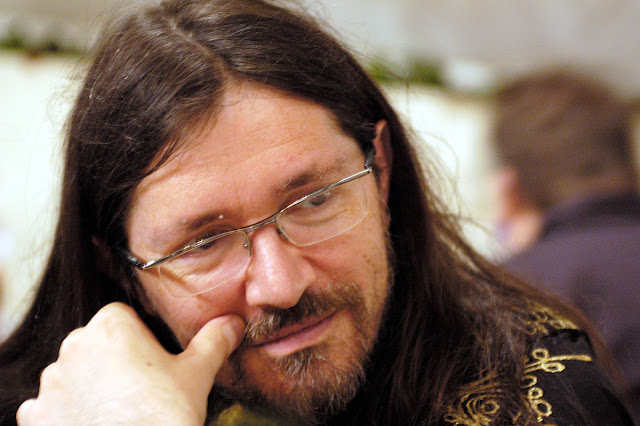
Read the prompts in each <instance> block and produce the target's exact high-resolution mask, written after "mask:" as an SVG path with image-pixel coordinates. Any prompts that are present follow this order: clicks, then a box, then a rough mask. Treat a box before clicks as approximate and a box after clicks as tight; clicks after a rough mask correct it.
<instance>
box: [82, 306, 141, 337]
mask: <svg viewBox="0 0 640 426" xmlns="http://www.w3.org/2000/svg"><path fill="white" fill-rule="evenodd" d="M136 317H137V315H136V313H135V311H134V310H133V308H131V307H130V306H128V305H125V304H123V303H119V302H115V303H110V304H108V305H106V306H104V307H103V308H102V309H100V310H99V311H98V312H97V313H96V314H95V315H94V316H93V318H92V319H91V321H89V324H87V327H90V328H92V329H101V330H103V331H104V332H106V333H108V334H113V333H117V332H118V331H120V330H122V329H123V328H126V327H131V325H132V324H134V321H135V318H136Z"/></svg>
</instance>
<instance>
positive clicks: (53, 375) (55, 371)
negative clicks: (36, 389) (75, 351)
mask: <svg viewBox="0 0 640 426" xmlns="http://www.w3.org/2000/svg"><path fill="white" fill-rule="evenodd" d="M62 378H63V375H62V372H61V371H60V368H59V365H58V363H56V362H54V363H53V364H49V365H48V366H47V367H46V368H45V369H44V370H42V373H40V389H42V388H51V387H59V386H60V384H61V383H62Z"/></svg>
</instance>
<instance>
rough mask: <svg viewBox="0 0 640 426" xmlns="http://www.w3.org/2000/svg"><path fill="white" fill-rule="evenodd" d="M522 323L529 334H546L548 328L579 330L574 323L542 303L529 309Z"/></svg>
mask: <svg viewBox="0 0 640 426" xmlns="http://www.w3.org/2000/svg"><path fill="white" fill-rule="evenodd" d="M524 325H525V329H526V331H527V333H529V334H530V335H534V334H537V333H540V334H542V335H543V336H546V335H548V334H549V333H550V328H553V329H556V330H565V329H570V330H579V327H578V326H577V325H576V324H575V323H573V322H572V321H570V320H568V319H566V318H564V317H562V316H560V315H558V314H556V313H555V312H554V311H553V310H551V309H549V308H548V307H546V306H542V305H534V306H533V307H532V309H531V311H529V312H528V313H527V315H526V316H525V320H524Z"/></svg>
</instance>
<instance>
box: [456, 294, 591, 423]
mask: <svg viewBox="0 0 640 426" xmlns="http://www.w3.org/2000/svg"><path fill="white" fill-rule="evenodd" d="M525 327H526V330H527V332H528V333H529V334H531V335H534V334H538V333H540V334H542V335H545V336H546V335H548V334H549V333H550V332H551V329H556V330H563V329H572V330H578V329H579V328H578V327H577V326H576V324H574V323H573V322H571V321H569V320H567V319H566V318H563V317H561V316H559V315H557V314H556V313H554V312H553V311H552V310H551V309H549V308H547V307H545V306H541V305H536V306H535V307H534V309H532V310H531V311H530V312H529V313H528V314H527V315H526V319H525ZM530 355H531V358H528V357H525V358H524V360H523V361H524V376H523V378H522V390H523V397H524V398H525V399H526V401H527V403H528V405H529V406H530V407H531V410H532V411H533V414H534V415H535V416H536V420H537V421H538V422H539V423H541V424H544V425H546V426H552V425H551V424H549V423H543V422H545V421H547V420H549V418H550V417H551V415H552V414H553V407H552V405H551V404H550V403H549V402H548V401H547V400H545V399H544V391H543V390H542V388H541V387H540V386H538V377H537V376H535V375H534V374H533V373H534V372H536V371H543V372H545V373H552V374H553V373H560V372H562V371H564V370H565V369H566V365H565V364H564V363H563V362H564V361H583V362H591V361H592V358H591V357H590V356H589V355H584V354H575V355H572V354H564V355H554V356H552V355H551V354H550V353H549V351H548V350H547V349H545V348H535V349H533V350H532V351H531V354H530ZM503 396H504V391H503V390H502V388H501V385H500V382H499V381H498V378H497V377H496V375H495V373H494V374H491V375H489V376H487V377H484V378H483V379H480V380H477V381H475V382H472V383H468V384H467V385H465V386H463V387H462V388H461V389H460V391H459V393H458V396H457V398H456V399H455V401H454V402H453V403H452V404H450V405H449V406H448V408H447V414H446V415H445V417H444V420H445V421H446V422H448V423H452V424H456V425H489V424H491V423H492V422H493V421H494V420H495V419H496V418H497V416H498V412H499V410H500V403H499V401H500V400H501V399H502V397H503ZM521 416H522V413H518V414H517V415H516V416H515V417H514V418H513V424H517V423H518V420H521V421H522V419H521ZM525 421H526V420H525Z"/></svg>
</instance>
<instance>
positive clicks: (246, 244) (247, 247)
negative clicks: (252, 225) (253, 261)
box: [243, 232, 253, 257]
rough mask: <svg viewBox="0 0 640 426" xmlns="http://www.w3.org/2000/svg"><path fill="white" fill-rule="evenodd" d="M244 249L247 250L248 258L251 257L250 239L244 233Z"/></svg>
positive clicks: (247, 234) (246, 233)
mask: <svg viewBox="0 0 640 426" xmlns="http://www.w3.org/2000/svg"><path fill="white" fill-rule="evenodd" d="M243 246H244V248H245V249H247V250H249V257H251V256H252V255H253V246H252V245H251V238H249V233H248V232H245V233H244V244H243Z"/></svg>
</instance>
